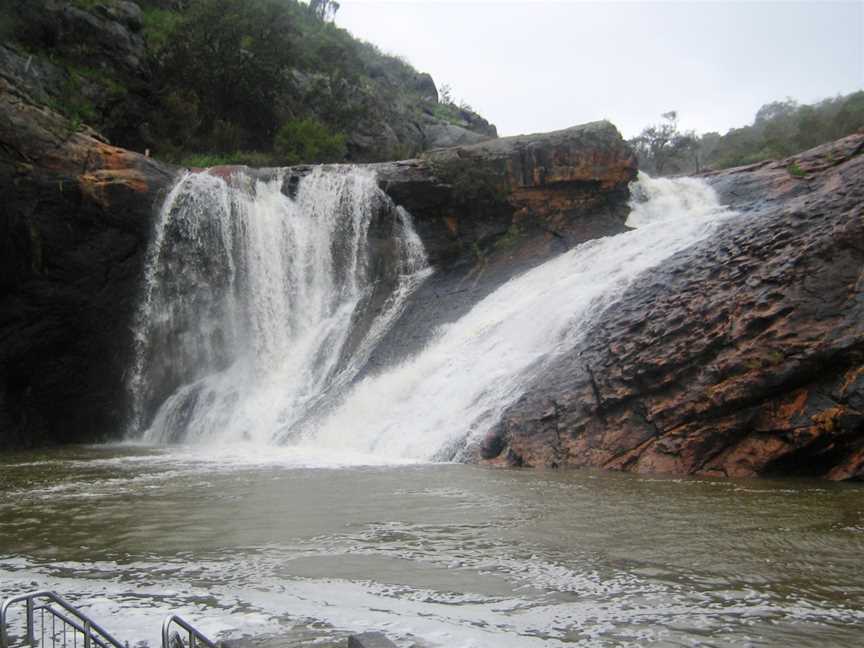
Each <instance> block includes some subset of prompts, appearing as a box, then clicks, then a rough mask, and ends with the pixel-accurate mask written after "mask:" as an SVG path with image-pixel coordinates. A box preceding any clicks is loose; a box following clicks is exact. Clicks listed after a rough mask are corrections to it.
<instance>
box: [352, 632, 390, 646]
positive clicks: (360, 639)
mask: <svg viewBox="0 0 864 648" xmlns="http://www.w3.org/2000/svg"><path fill="white" fill-rule="evenodd" d="M348 648H396V644H394V643H393V642H392V641H390V640H389V639H388V638H387V637H386V636H384V635H383V634H381V633H380V632H364V633H362V634H357V635H351V636H350V637H348Z"/></svg>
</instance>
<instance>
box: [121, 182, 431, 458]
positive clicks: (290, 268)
mask: <svg viewBox="0 0 864 648" xmlns="http://www.w3.org/2000/svg"><path fill="white" fill-rule="evenodd" d="M285 182H286V178H285V177H284V176H283V175H279V176H277V177H275V178H272V179H270V180H260V179H254V178H252V177H250V176H249V175H247V174H244V173H236V174H234V175H232V176H231V177H230V178H229V179H228V180H225V179H223V178H220V177H216V176H214V175H210V174H206V173H201V174H187V175H186V176H184V177H183V178H182V179H181V180H180V181H179V182H178V184H177V185H176V186H175V188H174V189H173V191H172V192H171V193H170V195H169V196H168V198H167V200H166V202H165V204H164V206H163V208H162V211H161V215H160V219H159V222H158V224H157V229H156V232H155V237H154V242H153V245H152V247H151V250H150V255H149V259H148V267H147V271H146V287H145V297H144V300H143V303H142V306H141V311H140V318H139V324H138V330H137V335H136V341H137V354H136V364H135V367H134V371H133V374H132V380H131V381H130V387H131V391H132V394H133V399H134V404H135V408H134V409H135V421H134V424H135V427H136V428H138V429H139V430H140V429H141V428H144V427H145V424H144V423H145V420H146V419H147V418H148V411H153V410H154V409H155V416H153V417H152V420H151V421H150V424H149V426H146V427H147V429H146V431H145V432H144V434H143V438H144V440H145V441H147V442H152V443H164V442H171V441H178V440H182V441H187V442H191V441H202V442H205V441H206V442H213V441H219V440H224V441H236V440H251V441H256V442H259V443H272V442H275V441H278V440H280V439H284V438H287V437H289V436H290V435H291V433H292V430H293V429H294V428H295V427H296V426H297V425H298V424H299V423H300V422H302V421H303V419H304V418H305V417H308V416H310V415H311V414H312V413H313V412H315V411H316V408H318V407H321V406H322V405H323V404H324V401H325V400H326V396H327V395H328V394H333V393H335V392H337V391H338V390H339V389H340V388H342V387H344V386H345V385H347V384H348V383H349V382H350V380H351V378H352V377H353V376H354V375H355V374H356V373H357V372H358V371H359V370H360V369H361V368H362V366H363V363H364V361H365V359H366V358H367V357H368V354H369V352H370V351H371V349H372V348H374V345H375V343H376V341H377V340H378V339H379V338H380V337H381V335H383V334H384V333H385V332H386V330H387V328H388V327H389V325H390V323H391V322H392V321H393V320H394V318H395V317H396V316H397V315H398V314H399V312H400V309H401V308H402V306H403V305H404V302H405V299H406V298H407V296H408V295H409V294H410V293H411V291H412V290H413V289H414V288H415V287H416V286H417V285H418V283H419V282H420V281H422V279H423V278H424V277H425V276H426V275H427V274H428V272H429V270H428V268H427V263H426V259H425V255H424V252H423V247H422V245H421V243H420V240H419V238H418V237H417V235H416V233H415V232H414V230H413V227H412V224H411V218H410V215H409V214H408V213H407V212H406V211H405V210H403V209H400V208H397V207H396V206H394V205H393V204H392V202H391V201H390V200H389V199H388V198H387V196H386V195H385V194H384V193H383V192H381V190H380V189H378V186H377V183H376V180H375V176H374V174H372V173H369V172H363V171H359V170H356V169H353V168H349V167H341V168H335V169H329V170H324V169H320V168H319V169H315V170H313V171H312V172H311V173H310V174H309V175H308V176H307V177H304V178H302V180H300V182H299V186H297V187H296V190H295V195H294V198H293V199H292V198H289V197H288V196H286V195H285V193H284V192H283V185H284V183H285ZM388 225H389V230H387V227H388ZM382 228H383V230H384V231H383V240H375V236H378V237H379V238H381V236H382V233H381V232H377V230H379V229H382ZM373 229H375V230H376V231H375V232H373V231H372V230H373Z"/></svg>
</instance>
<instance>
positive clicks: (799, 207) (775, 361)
mask: <svg viewBox="0 0 864 648" xmlns="http://www.w3.org/2000/svg"><path fill="white" fill-rule="evenodd" d="M862 152H864V135H853V136H850V137H847V138H845V139H842V140H839V141H838V142H835V143H833V144H828V145H825V146H821V147H818V148H817V149H814V150H812V151H808V152H806V153H803V154H801V155H798V156H794V157H792V158H789V159H786V160H782V161H779V162H773V163H762V164H759V165H754V166H751V167H744V168H739V169H731V170H728V171H723V172H721V173H717V174H713V175H711V176H709V177H708V180H709V182H711V183H712V184H714V186H715V187H716V188H717V190H718V192H719V193H720V195H721V197H723V198H724V200H726V201H727V202H729V203H730V204H731V205H732V206H733V207H736V208H737V209H739V210H741V211H742V212H743V213H742V215H741V216H739V217H737V218H734V219H733V220H732V221H731V222H728V223H727V224H726V225H725V226H724V227H722V228H721V229H720V230H719V231H718V232H717V233H716V234H715V235H713V236H712V237H710V238H709V239H708V240H706V241H704V242H703V243H701V244H698V245H696V246H695V247H693V248H691V249H689V250H687V251H685V252H683V253H680V254H678V255H676V256H675V257H673V258H672V259H671V260H669V261H668V262H667V263H665V264H664V266H663V267H662V268H659V269H657V270H656V271H652V272H651V273H650V274H648V275H646V276H645V277H644V278H643V279H641V280H638V281H637V282H636V283H635V284H634V285H633V286H632V287H631V288H630V289H629V290H628V291H627V293H626V294H625V296H624V298H623V299H622V300H621V302H620V303H619V304H617V305H616V306H614V307H612V308H609V309H608V310H607V312H606V313H605V314H604V317H603V318H602V321H601V322H600V323H599V324H598V325H597V326H595V327H594V328H593V330H591V331H590V332H589V334H588V336H587V339H586V340H585V341H584V343H583V344H580V346H579V348H576V349H573V350H572V351H571V352H570V353H567V354H565V355H564V356H563V357H561V358H560V359H559V360H557V361H556V362H555V363H554V364H553V366H552V367H551V368H550V369H549V371H547V372H546V373H545V374H544V375H542V376H540V377H538V378H537V379H536V381H535V382H534V383H533V384H531V385H530V386H529V388H528V389H527V391H526V393H525V394H524V396H523V397H522V398H521V399H520V400H519V401H518V402H516V403H515V404H514V405H513V406H511V407H510V409H509V410H508V411H507V412H506V415H505V416H504V418H503V420H502V421H501V424H500V425H499V426H498V428H497V429H496V430H494V431H493V433H491V434H490V435H489V437H488V438H487V439H486V442H485V443H484V445H483V446H482V447H481V448H478V449H477V452H478V458H479V459H480V460H483V461H488V462H493V463H504V464H509V465H531V466H599V467H603V468H612V469H619V470H626V471H632V472H641V473H653V472H658V473H676V474H699V475H712V476H729V477H744V476H746V477H749V476H757V475H760V476H763V475H806V476H819V477H828V478H831V479H849V478H857V479H861V478H864V155H862Z"/></svg>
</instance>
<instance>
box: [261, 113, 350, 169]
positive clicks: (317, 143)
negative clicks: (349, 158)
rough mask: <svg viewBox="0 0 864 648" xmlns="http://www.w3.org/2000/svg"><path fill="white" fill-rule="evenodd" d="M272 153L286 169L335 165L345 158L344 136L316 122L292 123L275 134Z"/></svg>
mask: <svg viewBox="0 0 864 648" xmlns="http://www.w3.org/2000/svg"><path fill="white" fill-rule="evenodd" d="M273 149H274V151H275V152H276V153H277V154H278V155H279V156H280V158H281V161H282V162H283V163H284V164H287V165H292V164H301V163H305V164H318V163H321V162H338V161H341V160H342V159H343V158H344V157H345V136H344V135H343V134H342V133H331V132H330V131H329V130H328V129H327V127H326V126H325V125H324V124H322V123H321V122H320V121H318V120H317V119H312V118H311V117H310V118H306V119H295V120H292V121H289V122H286V123H285V124H283V125H282V128H280V129H279V132H278V133H276V137H275V139H274V142H273Z"/></svg>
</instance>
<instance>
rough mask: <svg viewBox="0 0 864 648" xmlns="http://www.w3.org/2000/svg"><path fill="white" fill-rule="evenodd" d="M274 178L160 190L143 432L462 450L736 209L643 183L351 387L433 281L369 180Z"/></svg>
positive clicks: (139, 380)
mask: <svg viewBox="0 0 864 648" xmlns="http://www.w3.org/2000/svg"><path fill="white" fill-rule="evenodd" d="M282 182H283V179H282V178H277V179H274V180H271V181H269V182H264V181H261V180H253V179H251V178H249V177H247V176H238V177H235V178H233V179H232V180H231V181H230V182H226V181H224V180H222V179H220V178H216V177H213V176H210V175H206V174H199V175H188V176H186V177H184V178H183V179H182V180H181V181H180V183H179V184H178V185H177V187H175V189H174V191H172V193H171V195H170V196H169V197H168V200H167V201H166V204H165V207H164V208H163V211H162V219H161V221H160V224H159V227H158V229H157V233H156V238H155V242H154V246H153V251H152V254H151V259H150V265H149V267H148V274H147V292H146V297H145V300H144V302H143V305H142V311H141V312H142V317H141V326H140V328H139V347H138V350H139V353H138V363H137V365H136V368H135V372H134V378H133V383H132V384H133V391H134V393H135V395H136V403H137V407H136V412H137V413H138V416H139V422H140V421H142V420H143V417H144V415H145V414H144V413H145V412H146V411H147V409H148V407H150V408H151V409H155V405H158V409H157V411H156V414H155V417H154V418H153V419H152V423H151V424H150V426H149V429H148V430H147V432H146V433H145V434H144V438H145V440H146V441H149V442H168V441H176V440H181V441H184V442H191V441H201V442H204V441H206V442H214V441H235V440H244V439H245V440H252V441H256V442H265V443H274V442H275V443H282V444H287V443H290V444H294V445H301V446H311V447H314V448H316V449H318V450H323V451H325V452H326V451H328V450H332V451H334V452H335V451H339V452H342V451H345V450H350V451H354V452H357V453H361V454H364V455H367V456H368V455H375V456H376V457H377V458H378V459H384V460H395V461H400V460H432V459H452V458H458V456H459V454H460V452H461V451H462V450H463V449H464V448H465V447H466V446H469V445H470V444H471V443H472V442H474V441H476V440H477V439H478V438H479V437H481V436H482V434H483V433H484V432H485V431H486V430H487V429H488V428H489V427H490V426H491V425H494V424H495V423H496V422H497V421H498V420H499V418H500V416H501V414H502V412H503V411H504V410H505V409H506V407H507V406H508V405H510V404H511V403H512V402H513V401H514V400H515V399H516V398H517V397H518V396H519V395H520V394H521V392H522V389H523V388H524V385H526V384H527V383H528V382H530V380H531V379H532V377H533V376H535V375H536V374H537V372H541V371H542V370H543V367H544V366H545V364H546V363H547V362H549V361H550V360H551V359H553V358H554V357H555V356H556V355H557V354H558V353H559V352H561V351H564V350H567V349H570V348H572V347H573V346H574V345H576V344H578V340H579V337H580V336H581V335H582V334H583V333H584V332H585V331H586V330H587V328H588V327H589V326H591V325H592V324H594V323H596V322H597V321H598V319H599V318H600V317H601V316H602V313H603V311H604V310H605V309H606V308H609V307H610V306H611V305H613V304H614V303H615V302H616V300H618V299H620V297H621V296H622V295H623V293H624V291H625V290H626V288H627V287H628V286H629V285H630V284H631V283H632V282H633V280H634V279H635V278H636V277H637V276H638V275H640V274H641V273H642V272H645V271H647V270H649V269H650V268H652V267H654V266H657V265H659V264H660V263H662V262H663V260H664V259H666V258H668V257H669V256H671V255H673V254H675V253H676V252H678V251H680V250H683V249H686V248H687V247H689V246H691V245H692V244H694V243H695V242H697V241H699V240H701V239H703V238H705V237H706V236H707V235H708V234H709V233H710V232H711V231H712V230H713V229H714V228H715V227H716V224H717V223H718V222H719V220H720V219H721V218H722V217H723V216H726V215H728V214H729V213H730V212H728V211H727V210H725V209H724V208H723V207H721V206H720V205H719V203H718V201H717V198H716V196H715V194H714V192H713V191H712V190H711V188H710V187H709V186H708V185H706V184H705V183H704V182H702V181H700V180H696V179H652V178H649V177H648V176H645V175H641V176H640V179H639V181H638V182H637V183H634V185H633V187H632V191H633V201H632V203H631V207H632V212H631V215H630V219H629V221H628V224H629V225H631V226H632V227H634V228H637V229H634V230H633V231H630V232H627V233H625V234H621V235H618V236H614V237H607V238H604V239H598V240H594V241H590V242H588V243H585V244H583V245H580V246H578V247H576V248H574V249H573V250H571V251H569V252H567V253H565V254H563V255H561V256H559V257H557V258H555V259H553V260H551V261H548V262H546V263H544V264H543V265H541V266H538V267H537V268H534V269H533V270H530V271H528V272H526V273H525V274H523V275H521V276H519V277H517V278H515V279H513V280H511V281H510V282H508V283H506V284H505V285H503V286H501V287H500V288H499V289H498V290H496V291H495V292H494V293H492V294H491V295H489V296H488V297H487V298H485V299H484V300H482V301H481V302H479V303H478V304H477V305H475V307H474V308H473V309H472V310H471V311H470V312H469V313H468V314H467V315H465V316H464V317H462V318H461V319H460V320H458V321H457V322H455V323H452V324H449V325H447V326H444V327H442V328H441V329H440V330H439V331H438V333H437V335H436V337H435V339H434V340H433V341H432V342H431V343H430V344H429V345H428V346H427V347H426V348H425V349H422V350H420V351H419V352H418V353H417V354H416V355H415V356H413V357H412V358H410V359H409V360H407V361H406V362H404V363H402V364H401V365H399V366H396V367H390V368H389V369H385V370H383V371H382V372H380V373H377V374H374V375H369V376H367V377H365V378H364V379H363V380H361V381H359V382H354V383H352V381H353V380H354V378H355V377H356V376H357V374H358V372H359V371H360V369H362V367H363V363H364V362H365V360H366V359H367V358H368V356H369V353H370V352H371V350H372V349H373V348H374V346H375V345H376V344H377V342H378V341H380V339H381V338H382V336H383V334H384V333H385V332H386V331H387V329H388V328H389V327H390V326H391V325H392V324H393V322H394V321H395V320H396V319H397V318H398V315H399V313H400V311H401V309H402V308H404V305H405V302H406V300H407V298H408V297H409V295H410V294H411V292H412V291H413V289H414V288H415V287H416V286H417V285H418V283H419V282H420V281H422V279H423V277H425V276H426V274H428V272H429V270H428V268H427V266H426V263H425V255H424V253H423V249H422V245H421V243H420V241H419V239H418V237H417V235H416V233H414V231H413V229H412V227H411V221H410V216H409V215H408V214H407V212H405V211H404V210H401V209H399V208H394V207H393V206H392V204H391V203H389V200H388V199H387V198H386V196H384V195H383V194H382V193H381V192H380V190H379V189H378V188H377V185H376V183H375V179H374V176H372V175H371V174H368V173H364V172H361V171H359V170H357V169H351V168H343V169H341V170H340V171H332V170H331V171H324V170H321V169H318V170H316V171H314V172H313V173H312V174H311V175H310V176H308V177H306V178H303V179H302V181H301V182H300V185H299V188H298V189H297V195H296V197H295V199H293V200H292V199H289V198H287V197H286V196H285V195H283V191H282ZM382 206H383V207H384V208H385V211H388V210H389V212H390V213H392V214H393V231H392V232H390V233H389V236H390V237H391V238H390V239H389V240H390V243H391V245H394V246H395V249H396V253H395V254H393V255H390V256H392V258H393V259H394V261H393V262H391V263H390V264H389V266H388V265H387V264H386V263H382V261H381V259H382V258H385V259H386V258H388V255H386V254H385V255H383V256H379V257H376V258H375V259H373V257H372V256H370V248H374V247H375V246H374V245H371V239H370V238H369V232H370V223H372V221H373V217H374V214H375V213H376V210H381V209H382ZM385 238H386V237H385ZM378 243H379V247H380V246H381V245H383V244H382V242H381V241H379V242H378ZM376 304H378V306H376ZM374 313H378V314H377V315H374ZM161 385H169V386H170V387H169V388H168V389H164V388H163V389H161V390H160V387H159V386H161Z"/></svg>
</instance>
